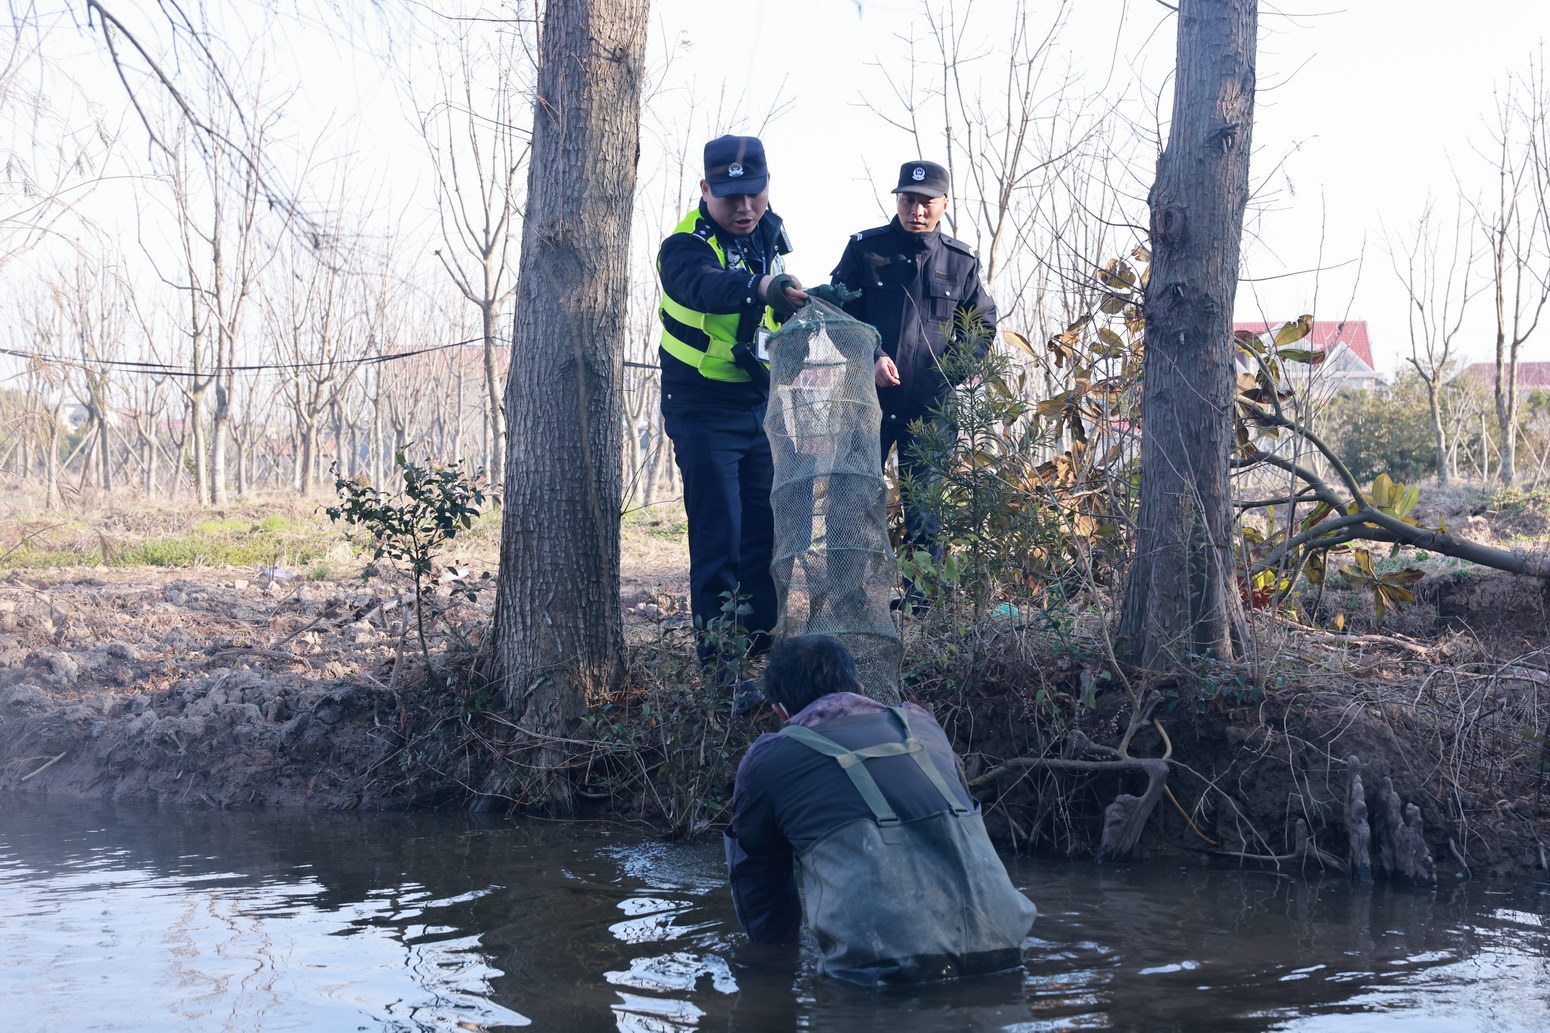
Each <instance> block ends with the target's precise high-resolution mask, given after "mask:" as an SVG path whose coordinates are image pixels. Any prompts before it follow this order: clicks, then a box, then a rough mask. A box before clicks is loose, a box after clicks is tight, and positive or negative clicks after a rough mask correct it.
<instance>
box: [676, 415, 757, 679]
mask: <svg viewBox="0 0 1550 1033" xmlns="http://www.w3.org/2000/svg"><path fill="white" fill-rule="evenodd" d="M764 412H765V403H764V402H762V401H761V402H759V403H758V404H757V405H750V406H747V407H737V408H731V407H722V406H716V405H706V404H703V403H700V402H695V403H691V404H679V403H675V402H674V401H673V398H672V395H671V394H669V395H667V396H666V397H665V398H664V399H663V403H662V418H663V422H664V424H665V426H666V430H667V436H668V437H669V438H671V439H672V442H673V453H674V456H675V457H676V461H677V464H678V472H679V473H680V474H681V475H682V477H683V485H684V510H685V513H686V516H687V518H688V521H689V571H690V575H689V608H690V612H691V613H692V614H693V615H694V618H695V622H696V623H698V624H700V625H701V626H703V627H708V626H709V625H710V623H711V622H712V621H714V620H716V619H718V618H720V617H721V616H722V608H723V606H724V605H725V600H724V594H725V593H728V592H735V593H737V594H738V595H740V596H745V597H747V603H748V605H749V607H750V612H749V613H747V614H746V615H744V616H741V617H739V618H738V619H737V623H738V624H740V625H742V626H744V627H746V628H752V629H756V630H755V634H754V636H753V641H752V643H751V651H752V652H755V653H758V652H762V651H763V650H764V649H766V648H768V635H767V634H766V631H767V630H768V629H770V628H773V627H774V626H775V617H776V613H775V581H774V579H773V578H772V577H771V576H770V554H771V553H772V552H773V551H774V548H775V520H774V516H773V513H772V511H771V508H770V484H771V480H772V478H773V476H774V466H773V464H772V462H771V460H770V442H769V439H768V438H766V437H765V436H764ZM713 647H714V643H712V642H708V641H705V640H704V639H703V638H702V640H701V645H700V659H701V660H703V661H711V660H715V659H718V657H716V655H715V649H714V648H713ZM725 659H729V660H730V659H732V658H731V657H726V658H725Z"/></svg>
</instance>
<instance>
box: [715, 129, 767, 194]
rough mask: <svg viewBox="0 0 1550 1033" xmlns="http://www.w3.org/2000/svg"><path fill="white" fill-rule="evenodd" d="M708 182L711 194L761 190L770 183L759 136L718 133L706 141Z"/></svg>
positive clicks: (757, 191)
mask: <svg viewBox="0 0 1550 1033" xmlns="http://www.w3.org/2000/svg"><path fill="white" fill-rule="evenodd" d="M705 182H706V183H707V184H709V186H710V193H711V196H712V197H730V196H732V195H733V194H758V193H762V192H763V191H764V188H765V187H767V186H769V185H770V169H769V166H768V165H766V164H765V163H764V144H762V143H760V142H759V138H758V137H757V136H718V137H716V138H715V139H714V140H712V141H711V142H710V143H708V144H706V145H705Z"/></svg>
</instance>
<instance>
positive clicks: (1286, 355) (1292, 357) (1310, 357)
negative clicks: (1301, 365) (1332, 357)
mask: <svg viewBox="0 0 1550 1033" xmlns="http://www.w3.org/2000/svg"><path fill="white" fill-rule="evenodd" d="M1276 354H1277V355H1279V356H1280V357H1281V358H1282V359H1284V360H1286V361H1287V362H1305V363H1307V364H1308V365H1310V366H1317V365H1318V364H1319V363H1321V362H1323V361H1324V360H1325V359H1326V358H1327V357H1328V356H1326V355H1325V354H1324V353H1323V352H1321V351H1313V350H1310V349H1308V348H1282V349H1280V350H1279V351H1277V352H1276Z"/></svg>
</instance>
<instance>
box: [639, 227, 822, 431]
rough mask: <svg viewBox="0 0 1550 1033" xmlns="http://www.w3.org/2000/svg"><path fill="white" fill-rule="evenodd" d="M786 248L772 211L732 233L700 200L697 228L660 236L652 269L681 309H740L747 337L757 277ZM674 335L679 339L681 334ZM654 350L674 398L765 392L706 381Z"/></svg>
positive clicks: (732, 400) (740, 400) (755, 314)
mask: <svg viewBox="0 0 1550 1033" xmlns="http://www.w3.org/2000/svg"><path fill="white" fill-rule="evenodd" d="M712 234H714V235H715V237H716V240H717V242H718V243H719V244H720V245H721V248H722V250H723V251H724V252H725V253H726V256H727V264H726V266H725V267H723V266H722V264H721V263H720V262H719V261H717V259H716V252H715V250H714V249H712V248H711V246H710V241H709V239H708V238H709V237H710V236H711V235H712ZM790 250H791V244H790V242H789V241H788V240H787V238H786V230H785V224H784V223H783V222H782V221H781V218H780V216H778V215H776V214H775V213H774V212H773V211H771V210H769V209H766V210H765V212H764V217H763V218H762V219H760V220H759V223H758V225H757V226H755V227H754V228H753V232H752V233H750V234H748V235H747V236H745V237H734V236H733V235H732V234H730V233H728V232H727V231H726V230H724V229H722V228H721V227H720V226H719V225H717V224H716V222H715V220H713V219H712V218H711V217H710V212H709V211H707V210H706V208H705V202H704V201H701V202H700V232H698V233H674V234H672V235H671V236H669V237H668V238H667V239H666V240H664V241H663V242H662V247H661V249H660V250H658V252H657V273H658V275H659V276H660V277H661V278H662V289H663V290H664V291H666V292H667V294H668V296H669V297H671V298H672V299H673V300H674V301H676V302H678V303H679V304H680V305H682V306H684V307H685V308H692V309H694V311H696V312H704V313H707V314H726V313H732V312H736V313H740V314H741V315H742V316H743V320H742V323H743V325H744V326H746V327H747V329H748V334H747V336H748V338H749V339H750V340H751V339H752V336H753V328H754V327H756V326H757V325H758V323H759V320H760V319H762V318H763V317H764V303H763V302H761V301H760V300H759V280H760V278H761V277H763V276H766V275H768V274H769V273H770V272H771V270H772V269H773V267H774V265H775V257H776V256H777V255H784V254H787V253H788V252H790ZM658 315H659V318H661V319H663V320H664V321H665V320H666V319H668V318H669V317H668V316H667V314H666V313H664V312H661V311H660V310H658ZM675 336H679V337H680V339H681V338H682V335H681V334H678V335H675ZM658 354H659V355H660V357H661V361H662V392H663V395H664V397H665V396H667V395H671V396H672V398H673V400H674V401H677V402H689V403H691V404H701V405H732V406H739V407H741V406H745V405H753V404H758V403H759V402H761V401H763V400H764V398H765V397H766V396H767V395H768V394H769V387H768V385H765V384H760V383H754V382H749V383H728V382H724V381H716V380H709V379H707V378H705V377H702V376H700V372H699V370H697V369H695V368H694V367H693V366H690V365H688V364H687V363H684V362H680V361H679V360H678V359H676V358H674V357H673V356H671V355H669V354H668V353H667V352H666V351H665V350H663V349H660V348H659V349H658Z"/></svg>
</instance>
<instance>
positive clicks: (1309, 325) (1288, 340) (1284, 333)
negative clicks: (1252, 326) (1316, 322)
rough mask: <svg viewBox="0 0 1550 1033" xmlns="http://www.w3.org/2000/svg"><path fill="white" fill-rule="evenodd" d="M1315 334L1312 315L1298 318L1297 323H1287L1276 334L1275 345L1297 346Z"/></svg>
mask: <svg viewBox="0 0 1550 1033" xmlns="http://www.w3.org/2000/svg"><path fill="white" fill-rule="evenodd" d="M1312 332H1313V317H1312V316H1310V315H1306V314H1305V315H1301V316H1298V317H1297V319H1296V321H1295V322H1291V323H1285V324H1283V325H1282V327H1281V329H1279V330H1277V331H1276V332H1275V337H1274V343H1275V345H1276V346H1277V347H1280V346H1281V345H1283V344H1295V343H1297V342H1298V341H1300V340H1302V339H1303V338H1304V337H1307V336H1308V335H1309V334H1310V333H1312Z"/></svg>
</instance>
